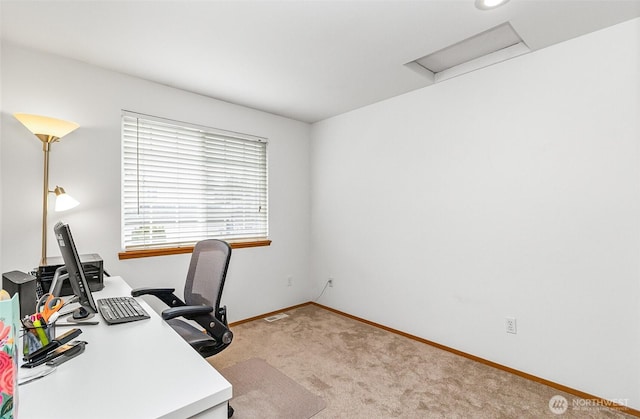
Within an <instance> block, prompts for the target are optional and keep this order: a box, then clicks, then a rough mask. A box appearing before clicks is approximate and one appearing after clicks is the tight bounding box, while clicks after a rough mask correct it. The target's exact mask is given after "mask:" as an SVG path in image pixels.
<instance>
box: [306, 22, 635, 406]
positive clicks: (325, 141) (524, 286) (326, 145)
mask: <svg viewBox="0 0 640 419" xmlns="http://www.w3.org/2000/svg"><path fill="white" fill-rule="evenodd" d="M639 75H640V20H638V19H636V20H634V21H630V22H626V23H623V24H621V25H618V26H615V27H612V28H609V29H606V30H603V31H600V32H597V33H594V34H591V35H587V36H584V37H581V38H578V39H574V40H571V41H569V42H565V43H563V44H560V45H557V46H554V47H551V48H548V49H545V50H541V51H538V52H536V53H532V54H529V55H526V56H522V57H519V58H516V59H513V60H511V61H508V62H505V63H502V64H499V65H495V66H492V67H489V68H486V69H483V70H480V71H477V72H474V73H470V74H467V75H465V76H462V77H458V78H455V79H451V80H448V81H446V82H443V83H440V84H437V85H434V86H431V87H428V88H425V89H422V90H419V91H415V92H412V93H409V94H405V95H402V96H399V97H396V98H393V99H390V100H386V101H384V102H380V103H377V104H374V105H371V106H368V107H366V108H362V109H360V110H356V111H353V112H350V113H347V114H343V115H340V116H337V117H334V118H332V119H329V120H326V121H323V122H320V123H317V124H314V125H313V126H312V149H311V156H312V162H311V164H312V174H311V180H312V183H311V185H312V191H313V194H312V208H311V211H312V223H311V225H312V227H311V230H312V244H311V254H312V272H313V274H314V275H315V288H316V292H317V293H319V292H320V290H321V288H322V286H323V285H324V284H325V282H326V280H327V278H328V277H329V276H333V277H334V278H335V281H334V282H335V286H334V287H333V288H328V289H327V290H326V291H325V294H324V295H323V297H322V298H321V299H320V302H321V303H323V304H326V305H329V306H331V307H334V308H336V309H339V310H342V311H345V312H348V313H351V314H353V315H356V316H360V317H363V318H366V319H369V320H372V321H374V322H378V323H381V324H384V325H387V326H390V327H393V328H396V329H399V330H402V331H405V332H408V333H411V334H414V335H417V336H420V337H423V338H425V339H430V340H432V341H435V342H439V343H441V344H444V345H447V346H450V347H453V348H456V349H459V350H462V351H465V352H468V353H471V354H474V355H477V356H480V357H483V358H485V359H488V360H491V361H495V362H497V363H500V364H503V365H507V366H510V367H513V368H516V369H518V370H521V371H525V372H527V373H530V374H533V375H536V376H539V377H543V378H546V379H548V380H551V381H554V382H557V383H560V384H564V385H567V386H569V387H572V388H575V389H578V390H582V391H585V392H588V393H591V394H594V395H597V396H600V397H604V398H608V399H629V403H630V405H631V406H632V407H634V408H636V409H638V408H640V341H639V330H640V329H639V326H640V322H639V313H638V307H639V305H638V303H639V296H640V290H639V261H640V259H639V250H640V225H639V220H640V212H639V211H640V188H639V187H640V177H639V168H640V161H639V158H638V157H639V156H638V145H639V142H640V117H639V115H640V76H639ZM507 316H514V317H516V318H517V322H518V323H517V324H518V334H517V335H511V334H507V333H505V317H507Z"/></svg>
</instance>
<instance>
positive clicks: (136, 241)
mask: <svg viewBox="0 0 640 419" xmlns="http://www.w3.org/2000/svg"><path fill="white" fill-rule="evenodd" d="M122 168H123V174H122V176H123V179H122V242H123V248H124V249H125V251H128V250H140V249H159V248H171V247H181V246H190V245H193V244H194V243H195V242H197V241H199V240H203V239H208V238H216V239H223V240H229V241H234V240H239V241H243V240H246V241H250V240H265V239H266V238H267V234H268V215H267V214H268V211H267V141H266V139H264V138H260V137H254V136H251V135H246V134H239V133H235V132H228V131H222V130H218V129H214V128H207V127H201V126H196V125H193V124H187V123H183V122H177V121H171V120H167V119H162V118H156V117H153V116H148V115H142V114H136V113H132V112H128V111H123V114H122Z"/></svg>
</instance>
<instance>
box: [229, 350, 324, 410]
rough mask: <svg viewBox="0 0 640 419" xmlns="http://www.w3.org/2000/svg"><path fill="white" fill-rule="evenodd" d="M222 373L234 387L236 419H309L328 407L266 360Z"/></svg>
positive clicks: (248, 362) (251, 362) (254, 359)
mask: <svg viewBox="0 0 640 419" xmlns="http://www.w3.org/2000/svg"><path fill="white" fill-rule="evenodd" d="M220 374H222V376H223V377H224V378H226V379H227V381H229V382H230V383H231V385H232V386H233V398H232V399H231V402H230V404H231V406H232V407H233V409H234V410H235V413H234V415H233V417H234V418H235V419H254V418H264V419H286V418H291V419H308V418H310V417H312V416H314V415H315V414H316V413H318V412H319V411H321V410H322V409H324V408H325V402H324V401H323V400H322V399H321V398H319V397H318V396H316V395H314V394H312V393H311V392H309V391H308V390H307V389H305V388H304V387H302V386H301V385H299V384H298V383H296V382H295V381H293V380H292V379H291V378H289V377H287V376H286V375H284V374H283V373H281V372H280V371H278V370H277V369H275V368H274V367H272V366H271V365H269V364H268V363H267V362H266V361H265V360H264V359H260V358H252V359H248V360H246V361H242V362H239V363H237V364H235V365H233V366H231V367H228V368H225V369H223V370H221V371H220Z"/></svg>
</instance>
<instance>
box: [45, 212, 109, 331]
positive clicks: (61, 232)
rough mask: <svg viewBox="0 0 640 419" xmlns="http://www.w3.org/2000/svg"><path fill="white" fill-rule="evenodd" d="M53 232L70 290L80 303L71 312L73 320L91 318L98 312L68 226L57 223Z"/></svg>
mask: <svg viewBox="0 0 640 419" xmlns="http://www.w3.org/2000/svg"><path fill="white" fill-rule="evenodd" d="M53 231H54V232H55V235H56V241H57V242H58V247H59V248H60V253H62V260H63V261H64V266H65V268H66V271H67V273H68V274H69V282H70V283H71V289H72V290H73V293H74V294H75V295H76V296H77V297H78V300H79V302H80V307H79V308H78V309H76V310H75V311H74V312H73V318H74V319H83V318H87V317H89V316H92V315H93V314H95V313H97V312H98V307H97V306H96V302H95V301H94V300H93V295H91V290H90V289H89V285H88V284H87V278H86V277H85V275H84V270H83V269H82V263H80V256H79V255H78V250H77V249H76V245H75V242H74V241H73V236H72V235H71V229H70V228H69V225H68V224H65V223H63V222H58V223H57V224H56V225H55V226H54V227H53Z"/></svg>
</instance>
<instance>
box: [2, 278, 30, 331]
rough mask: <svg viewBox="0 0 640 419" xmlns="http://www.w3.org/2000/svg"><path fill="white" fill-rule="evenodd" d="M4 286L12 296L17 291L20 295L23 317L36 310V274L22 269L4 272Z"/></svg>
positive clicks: (21, 316)
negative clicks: (27, 272) (21, 270)
mask: <svg viewBox="0 0 640 419" xmlns="http://www.w3.org/2000/svg"><path fill="white" fill-rule="evenodd" d="M2 288H3V289H5V290H6V291H7V292H8V293H9V295H10V296H12V297H13V296H14V295H15V294H16V293H17V294H18V295H19V299H20V318H21V319H22V318H24V316H28V315H30V314H33V313H34V312H35V311H36V300H37V298H36V277H35V276H33V275H29V274H26V273H24V272H20V271H11V272H5V273H3V274H2Z"/></svg>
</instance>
